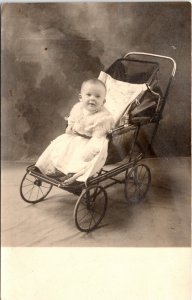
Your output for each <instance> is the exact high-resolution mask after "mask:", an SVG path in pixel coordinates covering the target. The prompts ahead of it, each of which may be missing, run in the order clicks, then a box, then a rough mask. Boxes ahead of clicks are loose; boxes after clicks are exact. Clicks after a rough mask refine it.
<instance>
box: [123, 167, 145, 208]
mask: <svg viewBox="0 0 192 300" xmlns="http://www.w3.org/2000/svg"><path fill="white" fill-rule="evenodd" d="M150 183H151V172H150V169H149V168H148V167H147V166H146V165H144V164H140V165H136V166H134V167H133V168H132V169H131V170H130V172H129V173H128V174H127V176H126V180H125V197H126V199H127V201H128V203H129V204H137V203H139V202H141V201H143V200H144V198H145V196H146V194H147V191H148V189H149V186H150Z"/></svg>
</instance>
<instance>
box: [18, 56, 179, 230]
mask: <svg viewBox="0 0 192 300" xmlns="http://www.w3.org/2000/svg"><path fill="white" fill-rule="evenodd" d="M132 56H133V57H136V56H140V57H144V56H145V57H146V56H148V57H153V58H158V59H164V60H168V61H170V62H171V63H172V65H173V66H172V72H171V74H170V76H169V80H168V84H167V86H166V89H165V92H164V94H162V95H161V100H162V105H161V107H160V110H159V111H158V112H157V113H156V114H155V115H154V116H153V118H150V119H147V120H146V121H145V122H144V123H138V124H137V123H136V124H130V123H129V120H128V119H126V122H125V123H124V124H123V125H120V126H118V127H117V128H115V129H113V130H111V131H110V132H109V134H108V136H107V137H108V139H109V143H110V141H112V139H113V137H115V136H117V135H121V134H123V133H127V132H129V131H134V136H133V141H132V144H131V149H130V151H129V155H128V159H127V161H126V162H122V163H121V164H119V165H118V166H116V167H115V168H112V169H110V170H106V169H105V166H104V167H103V168H102V169H101V170H100V171H99V172H98V174H96V175H95V176H94V177H91V178H88V180H87V181H86V182H77V181H76V182H75V183H72V184H70V185H65V184H64V183H61V182H60V181H58V180H56V179H53V178H51V177H49V176H47V175H44V174H41V173H39V172H37V171H35V169H34V170H33V166H34V164H33V165H30V166H28V167H27V169H26V173H25V175H24V177H23V179H22V181H21V185H20V194H21V197H22V198H23V200H24V201H26V202H28V203H33V204H35V203H38V202H41V201H44V200H45V198H46V196H47V195H48V194H49V192H50V191H51V189H52V187H53V186H55V187H58V188H60V189H63V190H66V191H68V192H70V193H73V194H75V195H78V196H79V197H78V199H77V202H76V204H75V208H74V218H75V224H76V227H77V228H78V229H79V230H80V231H83V232H90V231H92V230H94V229H96V228H97V227H98V226H99V224H100V223H101V221H102V219H103V218H104V215H105V212H106V209H107V202H108V199H107V198H108V197H107V192H106V189H107V188H109V187H111V186H113V185H115V184H124V192H125V197H126V200H127V202H128V203H129V204H136V203H138V202H141V201H143V200H144V199H145V196H146V194H147V192H148V189H149V187H150V183H151V172H150V169H149V167H148V166H147V165H145V164H143V163H140V161H141V160H142V158H143V157H144V153H142V151H140V149H139V152H138V153H135V148H136V146H137V145H138V135H139V132H140V130H141V128H142V126H144V125H146V124H149V123H154V125H155V126H154V129H153V132H152V137H151V141H150V143H149V146H151V145H152V143H153V141H154V138H155V135H156V132H157V129H158V125H159V122H160V120H161V116H162V112H163V109H164V106H165V102H166V98H167V96H168V93H169V90H170V85H171V81H172V79H173V77H174V75H175V71H176V63H175V61H174V60H173V59H172V58H171V57H168V56H162V55H156V54H151V53H144V52H129V53H127V54H125V55H124V57H123V58H121V59H119V60H129V61H134V62H138V63H152V64H153V65H154V66H155V68H154V71H153V73H152V75H151V76H150V78H149V79H148V81H147V83H146V84H147V86H148V88H149V89H151V88H150V85H151V83H152V80H153V78H154V77H155V76H156V74H157V72H158V71H159V63H157V62H151V61H146V60H143V59H135V58H131V57H132ZM119 60H117V61H119ZM117 61H116V62H117ZM116 62H115V63H116ZM115 63H114V64H115ZM114 64H112V66H113V65H114ZM112 66H111V67H112ZM111 67H110V68H111ZM110 68H109V69H108V70H107V71H106V73H108V72H109V70H110ZM109 73H110V72H109ZM151 90H152V89H151ZM152 93H153V91H152ZM123 172H124V173H125V175H124V178H123V179H119V178H117V175H119V174H120V173H123ZM108 180H110V181H111V182H110V183H109V182H108ZM104 182H105V185H104V184H102V185H101V183H104ZM26 189H27V191H26ZM34 190H36V191H37V192H36V193H35V195H36V196H35V199H32V194H33V193H34Z"/></svg>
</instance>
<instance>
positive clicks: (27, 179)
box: [25, 177, 34, 183]
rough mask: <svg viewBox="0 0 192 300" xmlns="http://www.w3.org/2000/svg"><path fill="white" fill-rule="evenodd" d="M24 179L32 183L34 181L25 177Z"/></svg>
mask: <svg viewBox="0 0 192 300" xmlns="http://www.w3.org/2000/svg"><path fill="white" fill-rule="evenodd" d="M25 179H26V180H27V181H30V182H32V183H34V181H32V180H30V179H28V178H27V177H26V178H25Z"/></svg>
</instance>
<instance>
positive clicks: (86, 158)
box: [83, 151, 99, 162]
mask: <svg viewBox="0 0 192 300" xmlns="http://www.w3.org/2000/svg"><path fill="white" fill-rule="evenodd" d="M98 152H99V151H90V152H87V153H84V154H83V160H84V161H86V162H88V161H91V160H92V159H93V158H94V157H95V155H97V154H98Z"/></svg>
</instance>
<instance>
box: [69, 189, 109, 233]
mask: <svg viewBox="0 0 192 300" xmlns="http://www.w3.org/2000/svg"><path fill="white" fill-rule="evenodd" d="M106 209H107V193H106V191H105V189H104V188H103V187H102V186H92V187H89V188H87V189H86V190H84V191H83V192H82V193H81V196H80V197H79V199H78V200H77V203H76V205H75V209H74V216H75V224H76V226H77V228H78V229H79V230H80V231H84V232H90V231H92V230H94V229H95V228H96V227H97V226H98V225H99V223H100V222H101V220H102V219H103V217H104V215H105V212H106Z"/></svg>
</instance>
